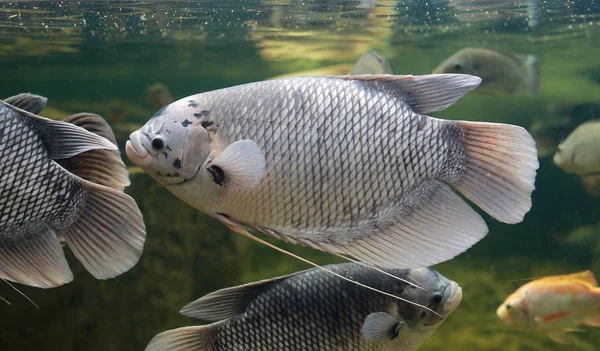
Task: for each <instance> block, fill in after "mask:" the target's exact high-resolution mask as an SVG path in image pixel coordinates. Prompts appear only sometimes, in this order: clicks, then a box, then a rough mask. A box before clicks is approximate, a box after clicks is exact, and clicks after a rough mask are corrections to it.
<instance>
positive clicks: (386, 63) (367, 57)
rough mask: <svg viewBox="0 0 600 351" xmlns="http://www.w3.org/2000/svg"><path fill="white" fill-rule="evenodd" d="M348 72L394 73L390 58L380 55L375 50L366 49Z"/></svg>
mask: <svg viewBox="0 0 600 351" xmlns="http://www.w3.org/2000/svg"><path fill="white" fill-rule="evenodd" d="M350 74H394V73H393V72H392V65H391V64H390V60H389V59H388V58H387V56H386V57H383V56H381V55H380V54H379V53H378V52H377V51H375V50H368V51H367V52H365V53H364V54H362V55H361V56H360V57H359V58H358V60H357V61H356V63H355V64H354V66H352V71H351V72H350Z"/></svg>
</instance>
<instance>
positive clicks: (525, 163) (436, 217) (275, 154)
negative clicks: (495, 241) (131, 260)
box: [126, 74, 538, 268]
mask: <svg viewBox="0 0 600 351" xmlns="http://www.w3.org/2000/svg"><path fill="white" fill-rule="evenodd" d="M480 81H481V80H480V79H479V78H477V77H474V76H469V75H461V74H436V75H425V76H391V75H362V76H343V77H298V78H288V79H279V80H269V81H264V82H257V83H250V84H245V85H241V86H236V87H231V88H226V89H221V90H216V91H212V92H206V93H201V94H197V95H193V96H189V97H186V98H183V99H181V100H178V101H176V102H173V103H172V104H170V105H168V106H166V107H165V108H163V109H161V110H160V111H159V112H157V113H156V114H155V116H154V117H153V118H152V119H150V120H149V121H148V122H147V123H146V124H145V125H144V126H143V127H142V128H141V129H139V130H138V131H135V132H133V133H132V134H131V135H130V140H129V141H128V142H127V144H126V152H127V156H128V157H129V159H130V160H131V161H132V162H133V163H134V164H135V165H136V166H138V167H140V168H142V169H143V170H144V171H145V172H147V173H148V174H150V175H151V176H152V177H153V178H155V179H156V180H157V181H158V182H159V183H160V184H162V185H163V186H165V187H166V188H167V189H168V190H169V191H171V192H172V193H173V194H175V195H176V196H178V197H179V198H180V199H182V200H184V201H185V202H187V203H188V204H190V205H192V206H193V207H195V208H197V209H199V210H201V211H203V212H205V213H207V214H209V215H211V216H213V217H216V218H217V219H219V220H220V221H222V222H223V223H225V224H226V225H228V226H229V227H230V228H232V229H234V230H236V231H238V232H241V233H244V232H247V231H248V230H249V231H257V232H260V233H263V234H267V235H271V236H273V237H276V238H279V239H282V240H285V241H287V242H291V243H297V244H302V245H305V246H309V247H313V248H316V249H320V250H323V251H327V252H331V253H335V254H341V255H346V256H352V257H354V258H356V259H358V260H361V261H364V262H368V263H370V264H374V265H379V266H382V267H388V268H413V267H426V266H430V265H433V264H437V263H439V262H442V261H445V260H448V259H451V258H452V257H454V256H456V255H457V254H459V253H461V252H463V251H465V250H466V249H468V248H469V247H471V246H472V245H473V244H475V243H476V242H477V241H479V240H480V239H481V238H483V237H484V236H485V235H486V233H487V231H488V229H487V225H486V223H485V221H484V220H483V219H482V218H481V216H480V215H479V214H478V213H477V212H475V210H473V208H471V207H470V206H469V205H468V204H467V203H466V202H465V201H464V200H462V199H461V198H460V196H458V195H457V194H456V193H455V192H454V191H453V190H452V189H451V187H453V188H454V189H456V190H458V191H459V192H460V193H462V194H463V195H464V196H466V197H467V198H468V199H470V200H471V201H473V202H474V203H475V204H477V205H478V206H479V207H481V208H482V209H483V210H484V211H486V212H487V213H489V214H490V215H491V216H492V217H494V218H496V219H497V220H499V221H502V222H506V223H518V222H520V221H522V219H523V217H524V215H525V214H526V213H527V212H528V211H529V209H530V207H531V192H532V191H533V189H534V179H535V173H536V169H537V168H538V159H537V153H536V149H535V143H534V141H533V139H532V137H531V135H530V134H529V133H528V132H527V131H526V130H525V129H523V128H521V127H519V126H514V125H507V124H497V123H481V122H466V121H450V120H442V119H437V118H433V117H429V116H427V115H425V113H429V112H433V111H439V110H443V109H445V108H446V107H448V106H450V105H452V104H453V103H454V102H456V100H458V99H459V98H460V97H461V96H463V95H464V94H466V93H467V92H468V91H470V90H472V89H473V88H475V87H476V86H477V85H478V84H479V82H480Z"/></svg>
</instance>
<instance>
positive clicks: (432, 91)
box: [337, 73, 481, 113]
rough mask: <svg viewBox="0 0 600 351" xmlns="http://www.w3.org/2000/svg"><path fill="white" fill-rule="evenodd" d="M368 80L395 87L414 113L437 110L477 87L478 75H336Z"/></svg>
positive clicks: (366, 81)
mask: <svg viewBox="0 0 600 351" xmlns="http://www.w3.org/2000/svg"><path fill="white" fill-rule="evenodd" d="M337 78H341V79H346V80H356V81H361V82H365V83H369V84H376V83H380V84H384V85H385V86H386V87H391V88H392V89H393V90H395V91H397V92H398V93H399V94H400V95H401V96H402V97H403V98H404V99H405V101H406V102H407V103H408V104H409V105H410V106H411V108H412V109H413V111H415V112H416V113H428V112H435V111H441V110H444V109H446V108H447V107H449V106H451V105H452V104H454V103H455V102H456V101H457V100H458V99H460V98H461V97H462V96H464V95H465V94H466V93H468V92H469V91H471V90H473V89H475V88H477V86H479V83H481V78H479V77H476V76H472V75H468V74H451V73H443V74H426V75H420V76H412V75H403V76H400V75H398V76H394V75H353V76H338V77H337Z"/></svg>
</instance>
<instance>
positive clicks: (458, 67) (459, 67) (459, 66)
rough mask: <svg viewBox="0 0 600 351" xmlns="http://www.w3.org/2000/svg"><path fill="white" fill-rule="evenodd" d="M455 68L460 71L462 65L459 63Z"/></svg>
mask: <svg viewBox="0 0 600 351" xmlns="http://www.w3.org/2000/svg"><path fill="white" fill-rule="evenodd" d="M454 69H455V70H457V71H460V70H462V66H461V65H460V64H458V63H457V64H455V65H454Z"/></svg>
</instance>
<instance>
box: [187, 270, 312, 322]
mask: <svg viewBox="0 0 600 351" xmlns="http://www.w3.org/2000/svg"><path fill="white" fill-rule="evenodd" d="M303 272H305V271H301V272H296V273H292V274H288V275H283V276H281V277H277V278H271V279H265V280H260V281H257V282H253V283H248V284H244V285H239V286H234V287H231V288H226V289H221V290H217V291H215V292H212V293H210V294H208V295H204V296H202V297H201V298H199V299H198V300H196V301H194V302H190V303H189V304H187V305H186V306H185V307H184V308H182V309H181V311H180V313H181V314H183V315H184V316H188V317H193V318H198V319H203V320H207V321H220V320H223V319H227V318H230V317H233V316H236V315H239V314H242V313H244V311H245V310H246V307H247V306H248V304H249V303H250V302H251V301H252V300H253V299H255V298H256V297H257V296H258V295H260V294H261V293H262V292H264V291H265V290H267V289H269V288H270V287H271V286H272V285H273V284H275V283H277V282H280V281H282V280H284V279H286V278H289V277H291V276H294V275H296V274H300V273H303Z"/></svg>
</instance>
